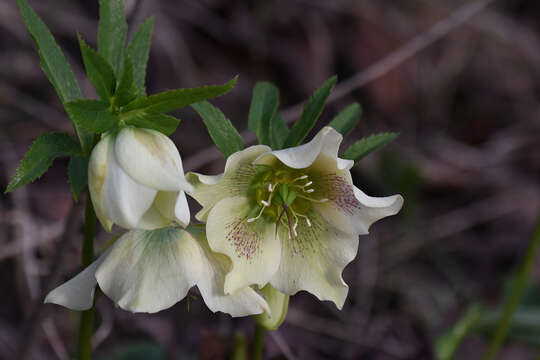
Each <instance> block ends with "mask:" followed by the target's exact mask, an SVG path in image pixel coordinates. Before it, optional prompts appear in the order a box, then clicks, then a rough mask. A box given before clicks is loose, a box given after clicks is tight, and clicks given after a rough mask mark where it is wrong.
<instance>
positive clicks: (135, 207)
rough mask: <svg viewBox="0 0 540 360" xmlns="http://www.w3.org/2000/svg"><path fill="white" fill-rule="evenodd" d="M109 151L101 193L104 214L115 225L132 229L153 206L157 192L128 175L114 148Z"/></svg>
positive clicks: (109, 148)
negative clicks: (119, 162) (118, 160)
mask: <svg viewBox="0 0 540 360" xmlns="http://www.w3.org/2000/svg"><path fill="white" fill-rule="evenodd" d="M108 151H109V155H108V161H107V172H106V176H105V181H104V183H103V186H102V190H101V193H100V195H101V197H102V200H101V202H102V204H103V209H104V214H105V217H106V218H107V219H110V220H111V221H112V222H114V223H115V224H118V225H119V226H121V227H123V228H126V229H132V228H135V227H136V225H137V223H139V220H141V218H142V217H143V215H144V214H145V213H146V212H147V211H148V209H150V206H152V203H153V202H154V198H155V196H156V194H157V191H156V190H154V189H151V188H149V187H146V186H144V185H141V184H139V183H137V182H135V181H134V180H133V179H132V178H131V177H130V176H129V175H128V174H126V172H125V171H124V170H123V169H122V168H121V167H120V165H119V164H118V162H117V159H116V156H115V154H114V147H113V146H109V147H108Z"/></svg>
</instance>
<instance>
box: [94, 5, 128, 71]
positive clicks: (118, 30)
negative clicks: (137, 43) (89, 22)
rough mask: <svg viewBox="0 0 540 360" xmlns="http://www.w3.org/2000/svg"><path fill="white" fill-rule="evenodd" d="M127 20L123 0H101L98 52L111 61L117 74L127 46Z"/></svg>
mask: <svg viewBox="0 0 540 360" xmlns="http://www.w3.org/2000/svg"><path fill="white" fill-rule="evenodd" d="M126 36H127V21H126V14H125V12H124V1H123V0H100V1H99V26H98V52H99V53H100V54H101V55H102V56H103V57H104V58H105V59H106V60H107V61H108V62H109V64H110V65H111V66H112V68H113V69H114V72H115V74H118V73H119V72H120V64H121V63H122V56H123V52H124V47H125V46H126Z"/></svg>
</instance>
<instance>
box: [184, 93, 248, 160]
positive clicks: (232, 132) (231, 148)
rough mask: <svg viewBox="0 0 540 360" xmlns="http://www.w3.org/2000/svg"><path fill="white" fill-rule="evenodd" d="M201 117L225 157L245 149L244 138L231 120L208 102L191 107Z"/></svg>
mask: <svg viewBox="0 0 540 360" xmlns="http://www.w3.org/2000/svg"><path fill="white" fill-rule="evenodd" d="M191 107H192V108H193V109H195V111H197V113H198V114H199V115H200V116H201V118H202V119H203V121H204V124H205V125H206V128H207V129H208V133H209V134H210V137H211V138H212V140H214V143H215V144H216V146H217V147H218V148H219V150H221V153H222V154H223V156H225V157H229V155H231V154H233V153H235V152H237V151H240V150H242V149H243V147H244V146H243V141H242V137H241V136H240V134H239V133H238V131H237V130H236V128H235V127H234V125H233V124H232V123H231V121H230V120H229V119H227V118H226V117H225V115H224V114H223V113H222V112H221V110H219V109H218V108H217V107H215V106H213V105H212V104H210V103H209V102H208V101H202V102H199V103H196V104H193V105H191Z"/></svg>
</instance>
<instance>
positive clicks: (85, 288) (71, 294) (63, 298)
mask: <svg viewBox="0 0 540 360" xmlns="http://www.w3.org/2000/svg"><path fill="white" fill-rule="evenodd" d="M107 254H108V251H106V252H105V253H103V254H102V255H101V256H100V257H99V258H98V259H97V260H96V261H94V262H93V263H92V264H90V265H88V266H87V267H86V268H85V269H84V270H83V271H81V272H80V273H79V274H77V275H76V276H75V277H74V278H73V279H71V280H69V281H67V282H65V283H64V284H62V285H60V286H58V287H57V288H55V289H53V290H51V292H49V294H47V296H46V297H45V300H44V303H45V304H47V303H52V304H58V305H62V306H65V307H67V308H68V309H71V310H77V311H83V310H88V309H90V308H91V307H92V305H93V304H94V292H95V290H96V284H97V281H96V276H95V275H96V270H97V268H98V267H99V265H100V264H101V263H102V262H103V259H105V257H106V256H107Z"/></svg>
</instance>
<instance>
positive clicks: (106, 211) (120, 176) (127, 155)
mask: <svg viewBox="0 0 540 360" xmlns="http://www.w3.org/2000/svg"><path fill="white" fill-rule="evenodd" d="M88 187H89V189H90V195H91V197H92V203H93V204H94V209H95V211H96V215H97V217H98V219H99V221H100V222H101V224H102V225H103V227H104V228H105V229H106V230H107V231H110V230H111V228H112V225H113V224H117V225H119V226H121V227H123V228H126V229H133V228H137V229H148V230H149V229H156V228H161V227H164V226H167V225H169V224H170V223H171V222H174V221H175V222H177V223H179V224H181V225H182V226H187V224H189V218H190V213H189V207H188V204H187V199H186V195H185V192H184V191H187V190H191V189H193V187H192V186H191V185H190V184H189V183H188V182H187V181H186V179H185V177H184V170H183V168H182V159H181V158H180V154H179V153H178V150H177V148H176V146H175V145H174V143H173V142H172V141H171V139H169V138H168V137H167V136H165V135H163V134H162V133H160V132H158V131H155V130H150V129H138V128H134V127H124V128H122V129H121V130H120V131H119V132H118V133H117V134H105V135H104V136H103V137H102V139H101V141H100V142H99V143H98V144H97V145H96V146H95V147H94V150H93V151H92V154H91V156H90V162H89V166H88Z"/></svg>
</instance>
